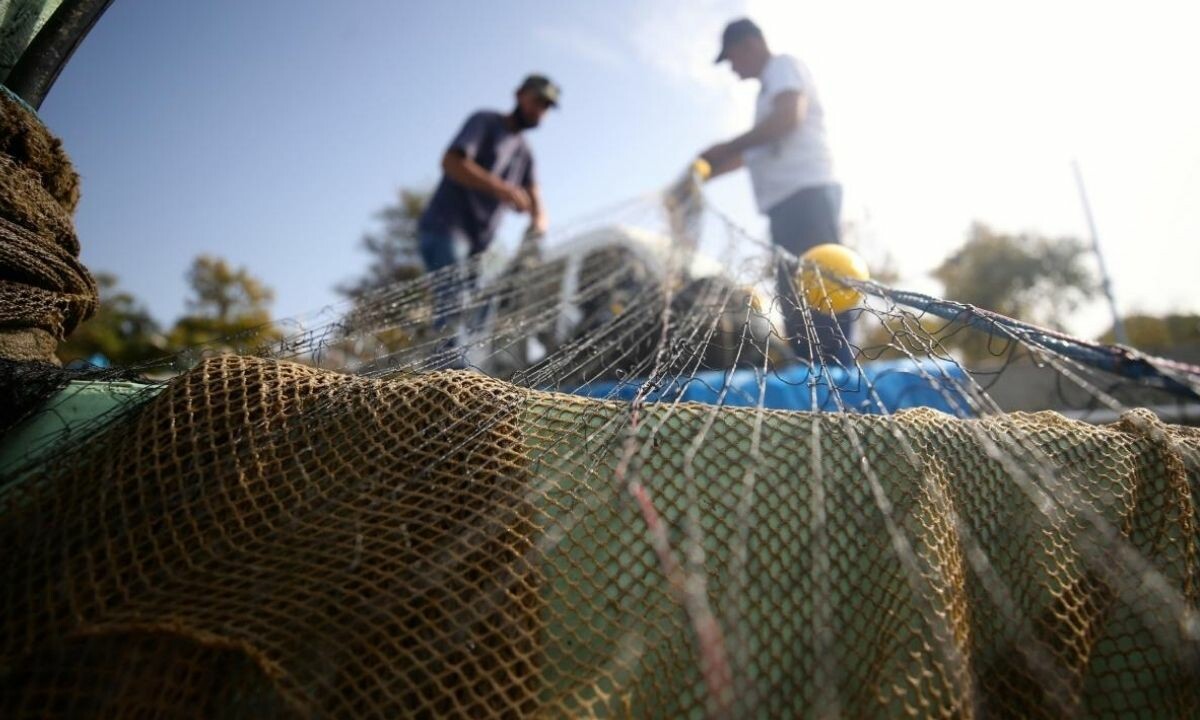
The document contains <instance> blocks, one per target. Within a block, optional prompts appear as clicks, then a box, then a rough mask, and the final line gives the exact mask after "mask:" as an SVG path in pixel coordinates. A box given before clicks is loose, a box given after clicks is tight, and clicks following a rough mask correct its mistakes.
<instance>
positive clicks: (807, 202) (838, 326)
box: [767, 184, 854, 367]
mask: <svg viewBox="0 0 1200 720" xmlns="http://www.w3.org/2000/svg"><path fill="white" fill-rule="evenodd" d="M841 212H842V186H841V185H836V184H834V185H819V186H816V187H809V188H804V189H803V190H800V191H798V192H796V193H795V194H794V195H792V196H790V197H788V198H787V199H786V200H783V201H782V202H780V203H779V204H778V205H776V206H775V207H773V208H771V209H770V210H768V211H767V216H768V217H769V218H770V219H771V241H772V242H774V243H775V244H776V245H778V246H779V247H781V248H784V249H785V250H787V251H788V252H791V253H792V254H794V255H796V256H797V257H799V256H800V255H803V254H804V253H805V251H807V250H808V249H809V248H811V247H814V246H816V245H822V244H824V243H840V242H841V241H842V239H841V231H840V229H839V227H838V216H839V215H841ZM795 271H796V268H795V267H794V266H791V264H790V263H787V264H785V266H781V267H780V268H779V273H778V275H777V277H776V279H775V284H776V289H777V292H778V293H779V298H780V302H782V304H783V327H784V330H785V332H787V336H788V341H789V342H790V343H791V345H792V350H793V351H794V352H795V353H796V355H797V356H798V357H799V358H800V359H801V360H808V359H810V358H815V359H816V360H817V361H818V362H838V363H841V364H842V365H843V366H844V367H851V366H852V365H853V363H854V349H853V348H852V347H851V346H850V338H851V335H850V333H851V331H852V330H853V321H852V320H851V318H850V313H842V314H840V315H836V316H835V315H827V314H825V313H822V312H817V311H816V310H810V312H809V314H810V315H811V317H812V328H811V330H810V329H809V327H808V326H806V325H805V322H804V311H803V309H802V308H801V307H800V305H799V301H798V298H797V297H796V289H795V285H794V282H795V281H794V276H795ZM810 335H813V336H814V337H811V338H810V337H809V336H810Z"/></svg>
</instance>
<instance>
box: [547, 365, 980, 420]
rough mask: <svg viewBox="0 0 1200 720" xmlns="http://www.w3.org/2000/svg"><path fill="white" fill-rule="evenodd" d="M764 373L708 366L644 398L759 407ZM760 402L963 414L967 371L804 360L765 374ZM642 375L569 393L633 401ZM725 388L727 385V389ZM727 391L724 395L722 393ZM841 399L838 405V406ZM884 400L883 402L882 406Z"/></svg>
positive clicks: (814, 407) (879, 411) (875, 411)
mask: <svg viewBox="0 0 1200 720" xmlns="http://www.w3.org/2000/svg"><path fill="white" fill-rule="evenodd" d="M760 378H763V374H762V372H761V371H760V370H756V369H742V370H735V371H733V372H729V371H726V370H709V371H705V372H701V373H697V374H696V375H693V376H691V377H687V378H677V379H675V380H674V381H672V382H671V383H670V384H668V385H664V386H663V387H660V388H658V389H656V390H654V391H653V392H651V393H649V394H648V395H647V396H646V400H647V402H663V401H666V402H673V401H675V400H681V401H684V402H699V403H708V404H710V405H715V404H717V403H718V402H719V403H720V404H722V405H728V406H737V407H757V405H758V398H759V392H760V388H761V386H762V384H763V382H760ZM763 381H764V382H765V385H766V392H765V394H764V397H763V405H764V407H767V408H770V409H773V410H827V411H834V410H846V411H850V412H859V413H871V414H884V413H891V412H895V411H896V410H901V409H904V408H914V407H929V408H934V409H936V410H941V411H942V412H946V413H950V414H952V415H957V416H959V417H963V416H966V415H968V414H969V412H970V411H969V409H968V405H967V403H966V401H965V396H964V393H963V388H964V387H966V385H967V383H968V379H967V374H966V373H965V372H964V371H963V369H962V368H961V367H959V366H958V365H955V364H953V363H946V362H938V361H935V360H924V361H921V362H914V361H912V360H890V361H881V362H874V363H868V364H866V365H864V366H863V370H862V372H861V373H860V372H859V371H858V370H857V369H853V370H846V369H844V368H841V367H835V368H821V367H809V366H807V365H792V366H790V367H785V368H780V369H772V370H771V371H770V372H768V373H767V374H766V376H765V378H763ZM644 382H645V380H641V379H638V380H623V381H609V382H597V383H589V384H588V385H585V386H583V387H579V388H575V389H574V390H571V391H570V392H572V393H574V394H576V395H583V396H586V397H592V398H601V399H607V400H632V399H633V398H634V396H635V395H637V392H638V390H639V389H640V388H641V386H642V384H643V383H644ZM726 388H727V389H726ZM722 390H725V394H724V397H721V393H722ZM839 401H840V405H839ZM881 403H882V407H881Z"/></svg>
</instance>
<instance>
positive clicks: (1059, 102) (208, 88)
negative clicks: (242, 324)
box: [42, 0, 1200, 332]
mask: <svg viewBox="0 0 1200 720" xmlns="http://www.w3.org/2000/svg"><path fill="white" fill-rule="evenodd" d="M894 5H895V4H894V3H883V2H878V3H875V2H853V1H850V2H845V3H825V4H805V3H797V2H777V3H775V2H762V1H756V0H690V1H684V0H661V1H660V2H647V1H642V2H634V1H633V0H615V1H612V2H604V3H601V2H578V3H576V2H572V3H551V2H534V1H532V0H519V1H516V2H507V3H482V2H465V1H461V0H457V1H446V2H436V3H435V2H422V3H416V2H395V1H393V2H383V1H382V0H377V1H369V2H368V1H365V0H347V1H346V2H342V3H331V2H324V1H318V0H295V1H293V2H288V3H284V2H279V1H276V2H268V1H267V0H261V1H256V2H245V1H233V0H207V1H206V2H203V3H197V2H183V1H182V0H169V1H168V0H163V1H162V2H150V1H149V0H143V1H142V2H135V1H129V0H126V1H123V2H118V3H114V4H113V6H112V8H111V9H110V10H109V11H108V12H107V14H106V15H105V16H104V17H103V18H102V20H101V21H100V23H99V24H98V25H97V27H96V28H95V29H94V30H93V32H92V34H91V35H90V36H89V37H88V39H87V40H86V42H85V43H84V44H83V46H82V47H81V48H80V49H79V51H78V52H77V53H76V55H75V57H74V59H73V60H72V62H71V63H70V64H69V65H68V66H67V68H66V69H65V70H64V72H63V74H62V76H61V77H60V79H59V81H58V84H57V85H56V86H55V88H54V89H53V90H52V92H51V93H50V95H49V97H48V98H47V100H46V102H45V103H44V105H43V106H42V116H43V119H44V120H45V121H46V122H47V124H48V125H49V126H50V127H51V129H52V130H54V131H55V132H56V133H58V134H59V135H60V136H61V137H62V138H63V140H64V142H65V144H66V147H67V149H68V151H69V152H70V153H71V154H72V156H73V158H74V160H75V163H76V165H77V167H78V169H79V170H80V172H81V174H82V175H83V194H84V199H83V203H82V204H81V206H80V210H79V213H78V216H77V225H78V228H79V233H80V237H81V241H82V243H83V247H84V252H83V257H84V260H85V262H87V264H88V265H89V266H90V267H91V268H92V269H93V270H104V271H110V272H114V273H116V274H117V275H118V276H119V277H120V278H121V282H122V284H123V286H124V287H126V288H127V289H129V290H131V291H132V292H134V293H135V294H136V295H137V296H139V297H140V298H141V299H143V300H144V301H145V302H146V303H147V304H148V305H150V307H151V308H152V310H153V312H154V314H155V315H156V316H157V317H158V318H159V319H160V320H162V321H163V322H170V321H172V320H173V319H174V318H175V317H176V316H177V315H178V314H179V313H180V312H181V311H182V309H183V299H184V296H185V293H186V288H185V284H184V280H183V274H184V272H185V270H186V268H187V266H188V265H189V263H190V262H191V260H192V258H193V257H195V256H196V255H197V254H199V253H202V252H207V253H213V254H216V255H220V256H223V257H226V258H228V259H229V260H231V261H232V262H234V263H236V264H240V265H245V266H247V267H248V268H249V269H250V270H251V271H252V272H253V273H255V274H256V275H258V276H260V277H261V278H263V279H264V280H265V281H266V282H267V284H269V285H270V286H271V287H272V288H274V290H275V291H276V298H277V299H276V303H275V306H274V311H275V315H276V316H277V317H289V316H295V315H300V314H302V313H305V312H307V311H311V310H316V309H319V308H320V307H322V306H324V305H326V304H328V303H330V302H332V301H334V300H336V299H337V298H336V295H335V294H334V292H333V289H332V288H333V286H334V285H335V284H337V283H338V282H339V281H341V280H344V279H346V278H348V277H350V276H352V275H354V274H355V273H356V272H358V271H359V270H360V269H361V268H362V267H363V266H364V265H365V263H366V257H365V256H364V255H363V254H362V253H361V252H359V251H358V249H357V244H358V240H359V237H360V236H361V235H362V233H363V232H364V231H365V230H368V229H369V228H371V227H372V215H373V213H374V212H375V211H376V210H378V209H379V208H380V207H381V206H383V205H384V204H385V203H387V202H389V201H390V199H391V198H392V197H393V196H394V193H395V191H396V189H397V188H398V187H414V188H421V187H428V186H432V185H433V184H434V183H435V182H436V180H437V177H438V170H437V165H438V159H439V156H440V154H441V152H442V150H443V149H444V147H445V144H446V142H447V141H448V139H449V138H450V137H451V136H452V135H453V133H454V132H455V130H456V129H457V127H458V125H459V124H460V123H461V122H462V120H463V118H464V117H465V116H466V115H467V114H468V113H469V112H471V111H472V110H474V109H476V108H479V107H493V108H498V109H506V108H507V107H508V106H509V105H510V103H511V93H512V90H513V88H514V87H515V85H516V83H517V82H518V81H519V79H520V78H521V77H522V76H523V75H524V74H526V73H528V72H530V71H533V70H537V71H544V72H547V73H549V74H550V75H552V76H553V77H554V78H555V79H556V80H557V81H559V82H560V84H561V85H562V86H563V88H564V96H563V109H562V111H561V112H559V113H555V114H552V115H551V116H550V117H549V118H548V119H547V120H546V122H545V123H544V125H543V127H541V128H539V129H537V130H536V131H534V132H533V133H531V135H530V137H529V140H530V143H531V145H532V146H533V148H534V151H535V154H536V156H537V158H538V162H539V171H540V177H541V181H542V185H543V193H544V196H545V200H546V204H547V206H548V208H549V210H550V214H551V221H552V223H560V224H561V223H563V222H566V221H570V220H571V219H572V218H576V217H579V216H582V215H587V214H589V213H591V212H594V211H595V210H597V209H598V208H603V207H605V206H608V205H610V204H613V203H616V202H619V201H622V200H624V199H626V198H630V197H632V196H635V195H638V194H640V193H644V192H646V191H649V190H653V189H655V188H657V187H660V186H662V185H663V184H665V183H666V182H668V181H669V180H670V179H672V178H673V177H674V176H675V175H677V174H678V172H679V171H680V169H681V168H682V167H683V166H684V165H685V164H686V163H687V162H688V160H689V158H690V157H692V155H693V154H694V153H695V152H696V151H698V150H700V149H702V148H703V147H705V146H707V145H708V144H709V143H710V142H712V141H715V140H717V139H721V138H722V137H723V136H726V135H729V134H731V133H733V132H734V131H736V130H737V129H739V128H741V127H742V126H744V125H746V124H748V123H749V121H750V117H751V114H752V108H751V106H752V101H753V94H754V88H753V86H752V84H749V83H742V84H739V83H737V82H736V81H735V80H734V78H733V77H732V75H731V74H730V73H729V71H728V70H727V69H724V68H721V67H715V66H713V65H712V64H711V57H712V55H713V54H714V53H715V50H716V46H717V34H718V33H719V30H720V27H721V25H722V23H723V22H724V21H726V20H727V19H729V18H730V17H733V16H737V15H740V14H743V13H749V14H751V15H753V16H754V17H756V18H758V19H759V20H760V22H761V23H762V24H763V25H764V27H765V28H766V30H767V34H768V38H769V39H770V40H771V41H772V43H773V44H774V45H775V46H776V47H777V48H778V49H783V50H788V51H792V52H794V53H796V54H797V55H799V56H801V57H803V58H804V59H805V60H806V61H808V62H809V64H810V65H811V66H812V67H813V70H814V72H815V73H816V77H817V82H818V85H819V87H820V88H821V91H822V94H823V95H824V97H825V102H826V105H827V109H828V115H829V119H830V125H831V133H832V137H833V143H834V151H835V157H836V160H837V162H838V165H839V168H840V172H841V174H842V178H843V180H844V182H845V184H846V190H847V195H846V209H845V216H846V219H847V220H849V221H851V222H852V223H854V225H855V227H856V233H857V235H858V238H857V239H858V241H859V242H860V243H861V244H863V245H864V246H865V247H866V249H867V250H870V251H880V252H882V250H883V249H886V250H887V251H888V252H891V253H892V254H893V256H894V257H895V258H896V259H897V261H898V262H899V264H900V267H901V270H902V273H903V276H904V278H905V284H908V285H911V286H915V287H918V288H921V289H931V290H937V287H936V286H933V285H930V284H929V281H928V280H927V279H925V277H924V274H925V273H926V272H927V271H928V270H929V269H930V268H931V267H932V266H933V265H935V264H936V263H937V261H938V260H940V259H941V257H943V256H944V255H945V254H946V253H947V252H948V251H950V250H951V249H953V247H954V246H955V245H957V244H958V243H959V242H961V239H962V237H963V233H964V232H965V230H966V228H967V226H968V224H969V223H970V221H971V220H972V219H979V220H983V221H986V222H990V223H992V224H994V225H997V226H999V227H1001V228H1004V229H1011V230H1041V231H1045V232H1050V233H1056V234H1057V233H1069V234H1077V235H1078V234H1082V233H1084V232H1085V230H1086V226H1085V225H1084V223H1083V218H1082V215H1081V213H1080V210H1079V204H1078V199H1077V196H1076V194H1075V189H1074V185H1073V184H1071V183H1072V180H1071V176H1070V170H1069V165H1068V163H1069V160H1070V158H1071V157H1079V158H1080V160H1081V162H1082V163H1083V166H1084V170H1085V173H1087V175H1088V181H1089V190H1090V191H1091V194H1092V201H1093V205H1095V206H1096V210H1097V220H1098V221H1099V223H1100V229H1101V235H1102V238H1101V239H1102V242H1103V243H1104V244H1105V247H1106V249H1107V250H1108V252H1109V256H1110V259H1109V262H1110V266H1111V267H1112V268H1113V271H1114V275H1115V280H1116V286H1117V289H1118V293H1119V299H1120V300H1121V302H1122V307H1123V308H1125V309H1146V310H1154V311H1162V310H1166V309H1191V310H1200V292H1197V291H1196V290H1195V289H1194V287H1193V286H1194V285H1195V282H1194V274H1195V268H1196V267H1200V250H1198V249H1197V248H1200V243H1197V242H1196V240H1197V235H1200V210H1197V209H1196V208H1197V205H1196V203H1195V200H1196V198H1197V196H1200V139H1198V138H1197V133H1196V132H1195V128H1197V127H1200V105H1197V101H1196V100H1195V99H1194V98H1195V93H1193V92H1192V91H1191V90H1190V89H1188V88H1190V86H1191V84H1192V83H1193V79H1192V78H1190V77H1189V75H1190V73H1191V71H1192V70H1194V68H1195V67H1197V66H1200V53H1198V51H1197V50H1196V49H1195V47H1194V46H1195V43H1194V42H1193V41H1192V40H1191V39H1190V37H1189V36H1190V33H1189V32H1188V30H1187V28H1188V27H1194V25H1193V24H1192V23H1191V21H1192V20H1194V19H1195V18H1192V17H1191V15H1192V10H1191V9H1190V7H1189V6H1188V4H1187V3H1183V2H1178V3H1167V2H1161V3H1156V2H1148V3H1147V4H1145V6H1144V7H1142V6H1139V10H1138V14H1137V15H1136V16H1135V15H1130V14H1129V12H1128V11H1126V10H1124V9H1123V8H1124V7H1125V6H1123V5H1118V4H1115V3H1114V4H1111V6H1110V5H1106V4H1103V3H1100V4H1096V3H1074V2H1070V1H1069V0H1063V2H1062V3H1059V4H1053V5H1052V6H1051V7H1050V9H1047V6H1046V4H1045V3H1035V2H1024V1H1023V0H1013V2H1011V3H1007V4H1005V6H1004V9H1003V10H1001V9H998V8H996V7H995V5H994V4H992V3H983V2H979V3H973V2H959V3H954V2H933V1H929V2H916V3H913V4H906V5H905V7H904V8H903V9H900V8H896V7H894ZM711 194H712V199H713V201H714V202H715V203H716V204H717V205H718V206H720V207H721V208H723V209H724V210H726V211H727V212H728V213H729V214H730V215H732V216H733V217H734V219H735V220H737V221H738V222H739V223H742V224H744V225H745V226H747V227H748V228H749V229H751V230H752V231H753V232H755V233H758V234H762V233H764V224H763V222H762V220H761V218H759V217H758V216H757V214H756V213H755V212H754V210H753V205H752V202H751V200H750V193H749V188H748V182H747V181H746V179H745V178H729V179H725V180H721V181H720V182H719V183H716V184H714V185H713V186H712V188H711ZM520 224H521V223H520V221H518V220H511V221H510V222H509V223H507V227H506V229H505V230H506V231H505V233H504V238H505V239H507V238H510V237H511V236H512V235H513V234H514V233H515V231H516V230H517V229H519V226H520ZM1089 312H1090V314H1088V313H1083V314H1082V315H1081V318H1079V319H1076V321H1075V323H1076V327H1077V328H1078V329H1079V330H1080V331H1081V332H1090V331H1094V330H1098V329H1099V326H1100V325H1102V324H1103V319H1102V308H1101V307H1099V306H1098V308H1097V309H1094V310H1092V311H1089Z"/></svg>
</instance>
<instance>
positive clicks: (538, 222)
mask: <svg viewBox="0 0 1200 720" xmlns="http://www.w3.org/2000/svg"><path fill="white" fill-rule="evenodd" d="M549 225H550V222H549V221H548V220H547V219H546V213H536V214H535V215H534V216H533V217H532V218H531V219H530V220H529V227H528V228H526V229H525V237H541V236H542V235H545V234H546V229H547V228H548V227H549Z"/></svg>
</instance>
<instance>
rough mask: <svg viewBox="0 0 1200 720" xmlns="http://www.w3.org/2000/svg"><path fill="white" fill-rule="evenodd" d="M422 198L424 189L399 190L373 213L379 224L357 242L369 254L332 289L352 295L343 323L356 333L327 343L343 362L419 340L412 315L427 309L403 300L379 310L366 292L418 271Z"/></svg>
mask: <svg viewBox="0 0 1200 720" xmlns="http://www.w3.org/2000/svg"><path fill="white" fill-rule="evenodd" d="M428 202H429V193H425V192H417V191H413V190H405V189H401V190H399V191H398V193H397V197H396V202H395V203H393V204H391V205H387V206H386V207H384V208H383V209H382V210H380V211H379V212H378V213H377V214H376V218H378V219H379V220H380V221H381V223H382V228H381V229H380V230H379V232H369V233H366V234H365V235H363V237H362V242H361V247H362V248H363V249H364V250H366V251H367V253H368V254H369V255H370V258H371V259H370V263H369V264H368V265H367V269H366V271H365V272H364V273H363V274H362V275H360V276H359V277H357V278H354V279H353V280H351V281H349V282H346V283H342V284H341V285H338V286H337V288H336V289H337V291H338V292H339V293H341V294H342V295H344V296H345V297H347V298H350V299H352V300H354V308H353V309H352V310H351V311H350V313H349V314H348V315H347V316H346V318H345V321H344V322H345V325H346V328H347V330H348V331H349V333H350V334H352V335H357V336H358V337H357V338H356V339H353V340H351V339H349V338H347V339H346V340H344V341H342V342H339V343H335V344H334V345H333V346H332V348H330V349H331V350H332V351H334V352H336V353H339V354H340V355H341V357H342V361H343V362H350V361H351V360H353V359H358V360H360V361H368V360H370V359H372V358H375V357H378V356H380V355H383V354H388V353H392V352H396V351H399V350H402V349H403V348H406V347H410V346H412V345H413V344H415V343H416V342H418V341H419V338H417V337H416V336H415V335H414V334H413V333H412V332H411V329H412V328H414V327H423V326H424V325H425V323H421V322H417V314H418V313H422V312H427V308H426V307H425V306H424V304H422V303H419V302H409V303H406V304H404V306H403V307H400V308H395V309H391V310H389V311H387V312H381V311H380V308H379V307H377V304H375V303H372V302H371V300H370V298H369V296H370V295H371V293H373V292H375V291H378V290H382V289H384V288H387V287H391V286H394V285H396V284H397V283H403V282H406V281H409V280H413V279H415V278H418V277H420V276H421V275H422V274H424V272H425V265H424V263H423V261H422V260H421V252H420V249H419V245H418V240H417V236H418V231H417V225H418V223H419V222H420V219H421V214H422V213H423V212H424V211H425V205H426V204H427V203H428ZM401 328H409V330H404V329H401Z"/></svg>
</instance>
